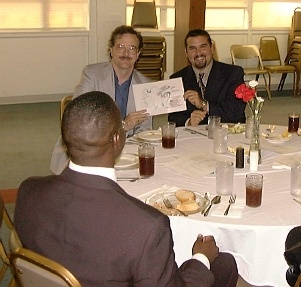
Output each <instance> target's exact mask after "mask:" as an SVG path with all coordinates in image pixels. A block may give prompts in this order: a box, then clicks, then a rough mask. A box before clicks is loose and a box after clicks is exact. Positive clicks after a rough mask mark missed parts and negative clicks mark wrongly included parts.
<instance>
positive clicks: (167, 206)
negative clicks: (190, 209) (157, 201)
mask: <svg viewBox="0 0 301 287" xmlns="http://www.w3.org/2000/svg"><path fill="white" fill-rule="evenodd" d="M163 203H164V205H165V206H166V208H168V209H175V210H176V211H177V212H179V213H181V214H182V215H183V216H188V215H187V214H186V213H184V212H183V211H181V210H179V209H177V208H174V207H173V206H172V204H171V202H170V201H169V199H168V198H163Z"/></svg>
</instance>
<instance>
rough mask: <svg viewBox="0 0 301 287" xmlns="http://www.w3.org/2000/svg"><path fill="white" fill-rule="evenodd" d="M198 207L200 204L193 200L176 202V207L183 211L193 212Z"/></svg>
mask: <svg viewBox="0 0 301 287" xmlns="http://www.w3.org/2000/svg"><path fill="white" fill-rule="evenodd" d="M199 208H200V206H199V205H198V204H197V202H196V201H195V200H192V201H187V202H181V203H178V204H177V209H179V210H181V211H183V212H185V211H186V212H193V211H196V210H198V209H199Z"/></svg>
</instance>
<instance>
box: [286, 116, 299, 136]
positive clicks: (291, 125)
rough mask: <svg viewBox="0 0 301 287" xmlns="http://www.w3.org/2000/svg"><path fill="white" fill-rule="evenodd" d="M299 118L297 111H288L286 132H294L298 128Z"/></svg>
mask: <svg viewBox="0 0 301 287" xmlns="http://www.w3.org/2000/svg"><path fill="white" fill-rule="evenodd" d="M299 120H300V114H299V113H295V112H292V113H289V115H288V132H289V133H296V132H297V131H298V129H299Z"/></svg>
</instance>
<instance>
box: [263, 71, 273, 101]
mask: <svg viewBox="0 0 301 287" xmlns="http://www.w3.org/2000/svg"><path fill="white" fill-rule="evenodd" d="M262 76H263V79H264V83H265V89H266V91H267V94H268V99H269V100H271V99H272V96H271V90H270V86H271V75H270V73H268V77H269V82H268V83H267V80H266V78H265V75H264V74H262Z"/></svg>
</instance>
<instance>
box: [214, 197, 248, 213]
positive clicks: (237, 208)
mask: <svg viewBox="0 0 301 287" xmlns="http://www.w3.org/2000/svg"><path fill="white" fill-rule="evenodd" d="M229 198H230V196H223V197H222V201H221V203H219V204H216V205H213V206H212V207H211V209H212V210H211V212H210V215H211V216H222V217H226V216H227V217H230V218H241V215H242V212H243V210H244V208H245V206H246V200H245V199H244V198H238V197H236V200H235V203H232V204H231V207H230V209H229V212H228V215H224V213H225V211H226V209H227V207H228V205H229Z"/></svg>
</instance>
